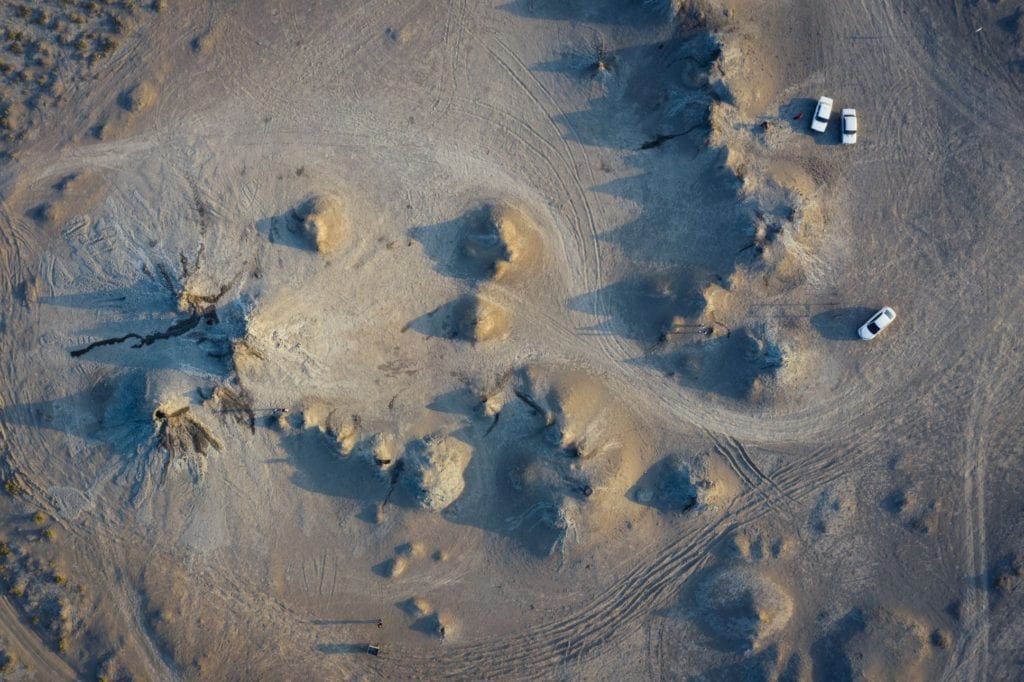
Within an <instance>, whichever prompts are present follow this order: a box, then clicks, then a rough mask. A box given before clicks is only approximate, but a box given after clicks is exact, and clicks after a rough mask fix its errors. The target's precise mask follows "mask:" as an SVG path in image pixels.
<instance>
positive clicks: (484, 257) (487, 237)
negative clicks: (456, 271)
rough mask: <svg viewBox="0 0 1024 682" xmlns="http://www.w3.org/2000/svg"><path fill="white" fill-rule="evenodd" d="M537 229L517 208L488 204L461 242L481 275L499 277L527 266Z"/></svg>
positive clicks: (534, 248) (531, 257) (498, 278)
mask: <svg viewBox="0 0 1024 682" xmlns="http://www.w3.org/2000/svg"><path fill="white" fill-rule="evenodd" d="M536 240H537V228H536V226H535V225H534V224H533V221H532V220H530V219H529V218H527V217H526V215H525V214H524V213H523V212H522V211H520V210H519V209H517V208H514V207H512V206H509V205H506V204H495V205H492V206H487V207H485V208H484V209H483V210H482V211H481V213H480V217H479V218H478V219H477V220H475V221H474V224H473V225H472V226H471V227H470V229H469V231H468V232H467V234H466V236H465V237H464V238H463V241H462V251H463V253H464V254H465V255H466V257H468V258H469V259H470V260H471V261H472V262H473V263H474V264H475V266H476V269H477V270H478V271H479V273H480V274H481V276H483V277H490V278H492V279H494V280H500V279H503V278H505V277H508V276H509V275H510V274H511V273H513V272H515V271H519V270H522V269H524V268H526V267H528V265H529V263H530V262H531V261H532V260H533V258H534V256H535V251H536Z"/></svg>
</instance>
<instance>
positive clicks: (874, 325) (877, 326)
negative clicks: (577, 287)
mask: <svg viewBox="0 0 1024 682" xmlns="http://www.w3.org/2000/svg"><path fill="white" fill-rule="evenodd" d="M895 319H896V311H895V310H893V309H892V308H890V307H889V306H886V307H884V308H882V309H881V310H879V311H878V312H877V313H875V314H874V315H872V316H871V318H870V319H869V320H868V321H867V322H865V323H864V324H863V325H861V328H860V329H858V330H857V333H858V334H860V338H862V339H864V340H865V341H870V340H871V339H873V338H875V337H876V336H878V333H879V332H881V331H882V330H883V329H885V328H886V327H888V326H889V325H890V324H892V321H893V320H895Z"/></svg>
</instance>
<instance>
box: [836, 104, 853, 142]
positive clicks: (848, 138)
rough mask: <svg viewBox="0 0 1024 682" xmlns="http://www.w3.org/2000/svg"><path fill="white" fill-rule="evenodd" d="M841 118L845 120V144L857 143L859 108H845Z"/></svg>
mask: <svg viewBox="0 0 1024 682" xmlns="http://www.w3.org/2000/svg"><path fill="white" fill-rule="evenodd" d="M840 120H842V122H843V144H855V143H856V142H857V110H856V109H843V114H842V116H841V117H840Z"/></svg>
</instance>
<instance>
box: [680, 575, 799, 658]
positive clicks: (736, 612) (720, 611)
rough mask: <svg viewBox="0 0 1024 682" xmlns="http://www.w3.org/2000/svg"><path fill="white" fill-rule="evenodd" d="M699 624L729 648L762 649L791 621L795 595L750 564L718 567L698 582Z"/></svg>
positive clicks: (751, 650)
mask: <svg viewBox="0 0 1024 682" xmlns="http://www.w3.org/2000/svg"><path fill="white" fill-rule="evenodd" d="M696 603H697V609H698V616H699V618H700V625H701V626H702V627H703V628H704V629H706V630H707V631H708V633H709V634H710V635H711V636H712V637H714V638H716V641H718V642H721V643H723V644H725V645H726V646H727V647H728V648H732V649H738V650H741V651H750V652H753V651H759V650H761V649H763V648H764V647H765V646H766V644H767V643H768V642H769V640H770V639H771V638H772V637H773V636H774V635H776V634H778V633H779V632H781V631H782V629H783V628H784V627H785V626H786V624H787V623H788V622H789V619H790V617H791V616H792V615H793V599H792V597H791V596H790V594H789V593H788V592H787V591H786V590H784V589H783V588H782V587H781V586H779V585H778V584H777V583H776V582H775V581H773V580H772V579H770V578H768V577H767V576H766V575H764V574H763V573H761V572H759V571H757V570H755V569H752V568H750V567H748V566H738V567H734V568H727V569H725V570H721V571H716V572H713V573H711V574H710V575H708V576H707V577H705V578H704V580H703V581H702V582H701V583H700V584H699V585H698V587H697V592H696Z"/></svg>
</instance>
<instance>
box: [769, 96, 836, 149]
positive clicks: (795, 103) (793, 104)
mask: <svg viewBox="0 0 1024 682" xmlns="http://www.w3.org/2000/svg"><path fill="white" fill-rule="evenodd" d="M817 105H818V100H816V99H811V98H810V97H795V98H793V99H791V100H790V101H789V103H788V104H783V105H782V106H781V107H779V120H780V121H786V122H788V123H789V127H790V128H791V129H792V130H793V132H796V133H801V134H803V135H807V136H809V137H812V138H814V142H815V144H820V145H839V144H842V142H843V135H842V130H841V123H840V121H839V112H840V111H841V108H840V107H839V105H838V103H836V102H835V101H834V99H833V103H832V114H831V116H829V119H828V127H827V128H826V129H825V132H823V133H818V132H815V131H813V130H811V121H812V120H813V119H814V108H815V107H816V106H817Z"/></svg>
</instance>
